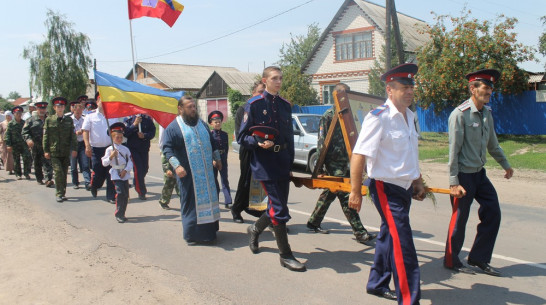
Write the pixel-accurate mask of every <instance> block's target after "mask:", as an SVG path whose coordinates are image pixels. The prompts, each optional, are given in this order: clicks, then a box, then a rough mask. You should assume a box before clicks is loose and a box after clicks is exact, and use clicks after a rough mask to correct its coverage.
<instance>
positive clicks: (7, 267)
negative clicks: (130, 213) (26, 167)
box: [0, 173, 222, 304]
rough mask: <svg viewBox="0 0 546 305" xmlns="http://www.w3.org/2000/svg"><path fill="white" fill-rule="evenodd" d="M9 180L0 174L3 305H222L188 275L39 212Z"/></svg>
mask: <svg viewBox="0 0 546 305" xmlns="http://www.w3.org/2000/svg"><path fill="white" fill-rule="evenodd" d="M5 178H6V176H5V175H4V173H2V174H0V188H1V189H2V192H1V193H2V196H0V300H1V301H0V303H2V304H75V303H77V304H211V303H216V304H218V303H222V302H219V301H218V300H217V299H216V298H215V297H211V296H208V293H207V292H197V291H196V290H194V289H193V288H192V287H191V283H189V281H188V279H187V278H185V277H184V276H181V275H175V274H172V273H169V272H168V271H166V270H164V269H161V268H160V267H158V266H156V265H154V264H153V263H150V262H147V259H146V258H145V257H142V256H141V255H139V254H137V253H133V252H131V251H128V250H127V249H124V248H121V247H119V246H118V245H113V244H109V243H108V242H106V241H105V240H103V239H102V238H101V236H98V235H97V234H95V233H94V232H91V231H89V230H88V229H85V228H77V227H74V226H72V225H70V224H68V223H67V222H66V221H64V220H62V219H59V218H58V217H57V216H56V215H52V214H49V213H47V212H44V210H43V209H41V208H36V206H35V205H37V204H39V203H37V202H33V203H30V202H28V201H27V199H26V198H25V196H24V195H19V194H18V193H17V190H16V188H17V185H18V183H10V182H4V179H5ZM211 300H214V301H211Z"/></svg>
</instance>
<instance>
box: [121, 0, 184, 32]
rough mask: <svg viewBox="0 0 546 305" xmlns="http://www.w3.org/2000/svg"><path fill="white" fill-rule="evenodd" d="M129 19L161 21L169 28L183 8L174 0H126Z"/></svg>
mask: <svg viewBox="0 0 546 305" xmlns="http://www.w3.org/2000/svg"><path fill="white" fill-rule="evenodd" d="M128 1H129V19H136V18H140V17H152V18H159V19H161V20H163V21H164V22H165V23H166V24H168V25H169V26H170V27H172V26H173V25H174V23H175V22H176V20H177V19H178V16H180V14H181V13H182V11H183V10H184V6H183V5H182V4H180V3H178V2H176V1H174V0H128Z"/></svg>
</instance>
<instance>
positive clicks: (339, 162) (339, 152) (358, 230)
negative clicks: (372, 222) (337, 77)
mask: <svg viewBox="0 0 546 305" xmlns="http://www.w3.org/2000/svg"><path fill="white" fill-rule="evenodd" d="M335 89H336V90H337V91H338V92H340V91H348V90H349V86H347V85H345V84H343V83H340V84H338V85H337V86H336V88H335ZM335 110H336V109H335V106H332V108H330V109H328V110H327V111H326V112H325V113H324V114H323V115H322V117H321V118H320V131H319V137H318V145H317V150H318V151H319V154H320V153H321V151H322V150H323V149H324V141H325V139H326V134H328V128H329V127H330V124H331V123H332V119H333V117H334V115H336V111H335ZM324 169H325V171H324V172H325V173H326V174H327V175H330V176H335V177H349V175H348V174H349V155H348V154H347V149H346V148H345V141H344V140H343V133H342V132H341V127H340V124H339V123H337V124H336V126H335V127H334V133H333V135H332V138H331V141H330V146H329V149H328V151H327V153H326V158H325V159H324ZM336 197H337V198H338V199H339V203H340V204H341V209H342V210H343V213H344V214H345V217H346V218H347V220H348V221H349V224H350V225H351V228H352V229H353V233H354V235H355V237H356V241H357V242H359V243H362V244H365V243H366V242H368V241H370V240H372V239H374V238H375V237H376V236H377V235H376V234H369V233H368V231H367V230H366V228H364V226H363V225H362V222H361V221H360V216H359V215H358V213H357V212H356V211H355V210H353V209H351V208H349V193H346V192H341V191H339V192H335V193H334V192H331V191H330V190H328V189H325V190H324V191H323V192H322V194H320V196H319V199H318V201H317V205H316V206H315V210H314V211H313V213H312V214H311V217H309V220H308V221H307V228H308V229H309V231H311V232H315V233H323V234H328V233H329V232H328V230H324V229H322V228H321V227H320V223H321V222H322V220H323V219H324V216H325V215H326V212H327V211H328V208H329V207H330V204H331V203H332V202H333V201H334V200H335V199H336Z"/></svg>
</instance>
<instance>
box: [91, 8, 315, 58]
mask: <svg viewBox="0 0 546 305" xmlns="http://www.w3.org/2000/svg"><path fill="white" fill-rule="evenodd" d="M314 1H315V0H308V1H307V2H304V3H302V4H299V5H296V6H294V7H291V8H289V9H287V10H284V11H282V12H280V13H278V14H275V15H273V16H271V17H268V18H266V19H263V20H261V21H257V22H255V23H253V24H251V25H248V26H245V27H243V28H240V29H238V30H235V31H233V32H230V33H227V34H225V35H222V36H218V37H216V38H212V39H209V40H207V41H204V42H201V43H197V44H194V45H191V46H189V47H186V48H182V49H178V50H175V51H170V52H166V53H161V54H158V55H154V56H149V57H145V58H140V60H148V59H152V58H157V57H162V56H167V55H171V54H174V53H179V52H183V51H187V50H190V49H194V48H197V47H200V46H203V45H206V44H209V43H211V42H215V41H217V40H220V39H223V38H226V37H229V36H232V35H235V34H237V33H239V32H242V31H245V30H248V29H250V28H253V27H255V26H257V25H260V24H262V23H264V22H267V21H269V20H272V19H275V18H277V17H279V16H281V15H284V14H286V13H288V12H291V11H293V10H296V9H298V8H300V7H302V6H304V5H307V4H309V3H311V2H314ZM102 62H109V63H113V62H132V61H131V60H103V61H102Z"/></svg>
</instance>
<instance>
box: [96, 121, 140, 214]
mask: <svg viewBox="0 0 546 305" xmlns="http://www.w3.org/2000/svg"><path fill="white" fill-rule="evenodd" d="M124 131H125V125H124V124H123V123H121V122H118V123H114V124H112V125H110V136H111V137H112V142H113V144H112V145H111V146H108V148H106V151H105V152H104V156H103V157H102V158H101V161H102V165H103V166H104V167H107V166H112V168H110V177H111V180H112V182H113V183H114V185H115V187H116V214H115V216H116V220H117V221H118V222H119V223H124V222H126V221H127V218H126V217H125V210H126V209H127V201H129V179H130V178H131V174H129V172H130V171H131V168H133V162H131V152H130V151H129V148H127V147H125V146H123V145H122V144H121V143H122V142H123V132H124Z"/></svg>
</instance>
